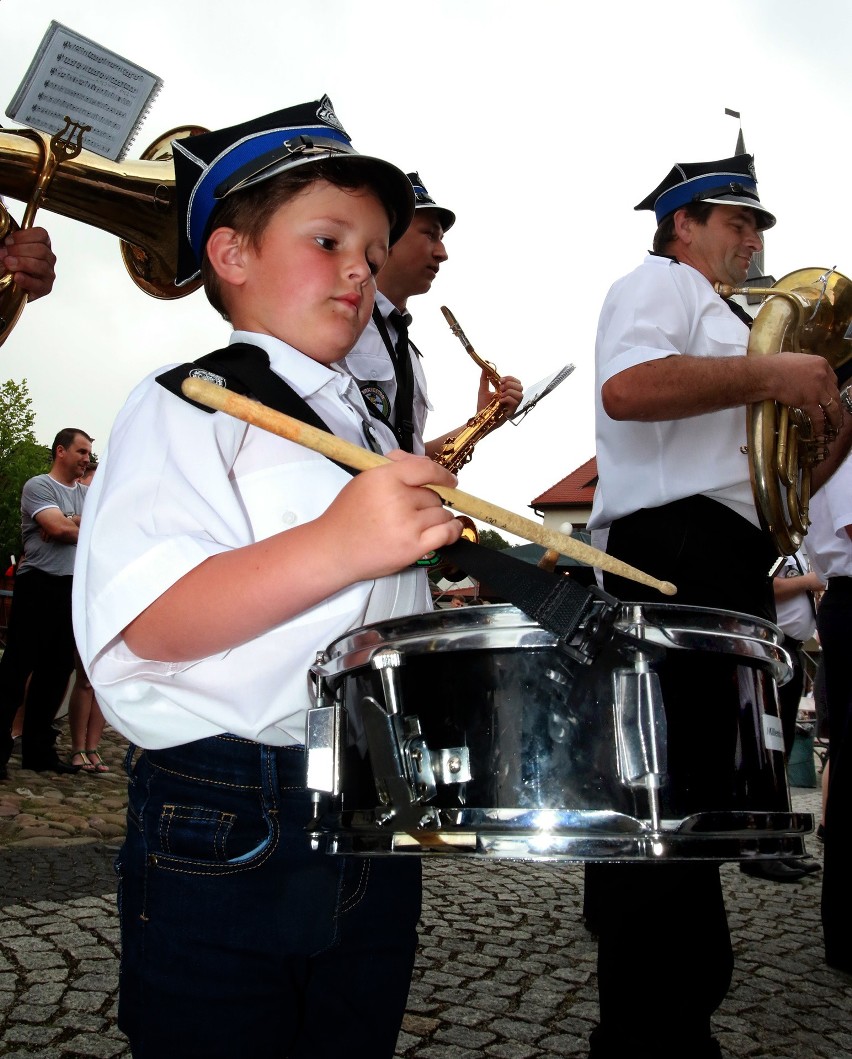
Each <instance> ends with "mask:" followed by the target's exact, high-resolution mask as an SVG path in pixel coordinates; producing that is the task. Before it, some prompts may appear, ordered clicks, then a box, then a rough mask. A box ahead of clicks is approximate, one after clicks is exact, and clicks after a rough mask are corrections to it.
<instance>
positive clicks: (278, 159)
mask: <svg viewBox="0 0 852 1059" xmlns="http://www.w3.org/2000/svg"><path fill="white" fill-rule="evenodd" d="M172 149H173V151H174V163H175V185H176V195H177V206H178V274H177V279H176V283H177V285H178V286H181V285H182V284H184V283H188V282H189V281H190V280H192V279H194V278H195V277H196V276H197V275H198V273H199V271H200V268H201V259H202V257H203V254H204V247H205V244H206V241H207V236H208V235H209V230H210V220H211V217H212V215H213V212H214V210H215V209H216V206H217V205H218V204H219V203H220V202H221V201H222V200H223V199H225V198H227V197H228V196H229V195H232V194H235V193H238V192H240V191H243V190H244V189H246V188H250V187H252V186H253V185H255V184H258V183H260V182H261V181H263V180H269V179H271V178H272V177H274V176H277V175H278V174H279V173H283V172H285V170H288V169H292V168H294V167H295V166H303V165H310V164H312V163H316V162H321V161H326V160H327V159H335V160H340V161H341V162H342V163H345V164H346V165H347V166H349V165H351V166H353V167H356V168H357V169H358V170H359V171H361V172H363V174H364V177H365V183H367V184H369V185H370V186H371V187H373V189H374V190H375V191H376V193H377V195H378V196H379V198H380V199H381V201H382V202H383V203H384V205H385V206H386V207H387V209H388V212H389V213H390V216H391V218H392V221H391V229H390V243H391V245H393V243H395V242H396V240H397V239H399V237H400V236H401V235H403V234H404V232H405V230H406V229H407V228H408V225H409V224H410V222H411V218H412V216H413V215H414V194H413V191H412V187H411V184H410V182H409V180H408V177H407V176H406V175H405V173H403V172H402V170H400V169H397V167H396V166H394V165H391V163H390V162H385V161H383V160H382V159H380V158H372V157H370V156H368V155H363V154H359V153H358V152H357V151H356V150H355V148H354V147H353V146H352V142H351V140H350V138H349V135H348V134H347V132H346V130H345V129H344V128H343V126H342V125H341V123H340V121H339V120H338V118H337V115H336V114H335V113H334V107H333V106H332V104H331V100H330V99H329V98H328V96H323V97H322V99H318V100H315V101H314V102H312V103H301V104H299V105H297V106H294V107H287V108H286V109H285V110H278V111H275V112H274V113H272V114H266V115H264V116H263V117H260V118H254V119H253V120H251V121H246V122H243V123H242V124H240V125H232V126H231V127H230V128H227V129H220V130H218V131H216V132H206V133H202V134H201V135H199V136H187V137H186V138H185V139H182V140H174V141H172Z"/></svg>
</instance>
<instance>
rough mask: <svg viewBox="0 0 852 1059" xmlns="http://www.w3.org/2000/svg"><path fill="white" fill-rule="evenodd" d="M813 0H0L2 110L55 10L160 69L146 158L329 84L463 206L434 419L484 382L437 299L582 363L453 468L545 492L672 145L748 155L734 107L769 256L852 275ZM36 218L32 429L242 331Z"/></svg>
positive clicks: (16, 369) (358, 120)
mask: <svg viewBox="0 0 852 1059" xmlns="http://www.w3.org/2000/svg"><path fill="white" fill-rule="evenodd" d="M805 12H806V9H804V8H803V7H802V5H801V4H800V3H795V4H794V3H792V2H789V0H747V2H743V0H739V2H738V3H731V2H728V0H716V2H715V3H714V4H712V5H706V4H694V3H690V2H689V0H678V2H669V0H645V2H636V0H629V2H628V0H611V2H610V3H607V4H597V5H592V4H584V5H580V4H574V3H571V2H569V0H526V2H524V3H518V2H503V0H432V2H431V3H429V4H423V3H409V2H408V0H372V2H371V3H369V4H367V3H361V2H356V0H286V2H282V0H245V2H243V3H242V4H234V3H230V2H229V3H225V2H223V0H206V2H204V3H192V4H181V3H176V2H175V0H147V2H146V3H145V4H144V5H116V4H113V3H107V2H106V0H74V2H71V0H66V2H64V3H62V2H56V0H54V2H50V3H49V2H46V0H0V41H2V55H3V62H2V66H0V109H2V110H5V108H6V107H7V105H8V103H9V101H10V100H11V98H12V96H13V94H14V92H15V90H16V89H17V87H18V85H19V83H20V81H21V79H22V77H23V75H24V73H25V71H26V69H27V66H28V65H29V63H30V60H31V59H32V57H33V55H34V53H35V51H36V48H37V47H38V44H39V42H40V41H41V38H42V36H43V35H44V33H45V31H46V29H47V27H48V25H49V23H50V21H51V19H56V20H57V21H59V22H61V23H63V24H65V25H66V26H68V27H70V28H71V29H73V30H76V31H77V32H79V33H81V34H83V35H85V36H87V37H90V38H93V39H94V40H96V41H98V42H99V43H101V44H103V45H104V46H106V47H108V48H111V49H112V50H114V51H116V52H118V53H119V54H121V55H123V56H125V57H126V58H128V59H131V60H133V61H134V62H136V63H138V64H139V65H141V66H143V67H145V68H147V69H148V70H151V71H152V72H153V73H155V74H157V75H158V76H160V77H161V78H162V79H163V81H164V88H163V90H162V92H161V93H160V96H159V98H158V99H157V101H156V103H155V104H154V106H153V107H152V109H151V112H150V114H149V116H148V118H147V120H146V122H145V124H144V125H143V127H142V130H141V132H140V134H139V137H138V139H137V141H136V143H135V144H134V146H133V147H131V149H130V152H129V157H131V158H135V157H138V155H139V154H140V153H141V151H142V150H143V149H144V147H146V146H147V145H148V144H149V143H150V142H151V141H153V140H155V139H157V138H158V137H159V136H160V135H161V134H162V133H164V132H165V131H167V130H169V129H171V128H173V127H175V126H179V125H186V124H198V125H204V126H206V127H208V128H220V127H223V126H226V125H230V124H234V123H236V122H239V121H243V120H246V119H248V118H250V117H254V116H256V115H258V114H265V113H268V112H270V111H273V110H277V109H279V108H281V107H284V106H288V105H290V104H293V103H299V102H304V101H306V100H310V99H316V98H318V97H319V96H321V95H322V94H323V93H328V95H329V96H330V97H331V99H332V101H333V103H334V105H335V109H336V111H337V113H338V116H339V117H340V119H341V121H342V122H343V124H344V125H345V126H346V128H347V131H348V132H349V134H350V135H351V137H352V140H353V143H354V145H355V147H356V148H357V149H359V150H360V151H362V152H364V153H373V154H378V155H380V156H383V157H385V158H388V159H389V160H391V161H393V162H395V163H396V164H397V165H399V166H400V167H401V168H402V169H404V170H406V171H410V170H412V169H418V170H419V171H420V174H421V176H422V178H423V180H424V182H425V183H426V186H427V187H428V188H429V190H430V191H431V192H432V194H433V196H434V197H435V199H436V200H437V201H438V202H440V203H441V204H445V205H447V206H449V207H450V208H452V209H453V210H454V211H455V212H456V214H457V216H458V220H457V223H456V225H455V227H454V228H453V229H452V231H451V232H450V233H449V236H448V238H447V249H448V251H449V254H450V260H449V261H448V262H447V264H446V265H445V266H444V267H443V268H442V269H441V273H440V275H439V277H438V279H437V281H436V283H435V285H434V287H433V290H432V292H431V293H430V294H428V295H425V296H422V297H420V298H417V299H415V300H412V302H411V304H410V308H411V310H412V312H413V314H414V326H413V332H412V334H413V338H414V340H415V341H416V342H417V344H418V346H419V347H420V349H421V350H422V351H423V352H424V354H425V357H426V359H425V365H426V371H427V375H428V378H429V390H430V397H431V400H432V403H433V405H434V408H435V411H434V412H433V413H432V417H431V420H430V431H431V432H432V433H434V434H438V433H440V432H443V431H444V430H445V429H448V428H450V427H452V426H455V425H456V424H457V423H459V422H461V421H463V420H464V419H465V418H466V417H467V416H468V415H470V414H471V413H472V411H473V406H474V402H475V392H476V385H477V380H478V369H477V368H476V367H475V365H474V364H473V362H472V361H471V360H470V359H469V358H468V357H467V355H466V354H465V352H464V350H463V349H462V346H461V344H460V343H459V341H458V340H457V339H456V338H455V337H454V336H453V335H452V333H451V332H450V330H449V328H448V327H447V325H446V323H445V321H444V319H443V316H442V315H441V313H440V310H439V307H440V306H441V305H442V304H446V305H448V306H449V307H450V308H451V309H452V310H453V312H454V313H455V315H456V317H457V318H458V320H459V323H460V324H461V326H462V327H463V328H464V330H465V332H466V333H467V336H468V338H469V339H470V341H471V342H472V343H473V345H474V347H475V348H476V350H477V352H478V353H479V354H480V355H481V356H483V357H484V358H485V359H487V360H490V361H492V362H493V363H494V364H495V365H496V367H497V370H498V371H499V372H500V373H501V374H512V375H516V376H518V377H520V378H521V379H522V380H523V382H524V383H525V384H529V383H532V382H534V381H536V380H538V379H540V378H542V377H543V376H545V375H548V374H550V373H551V372H553V371H555V370H556V369H557V368H559V367H560V366H561V365H563V364H565V363H566V362H572V363H574V364H575V365H576V371H575V372H574V374H573V375H572V376H571V377H570V378H569V379H568V380H567V381H566V382H564V383H563V384H562V386H561V387H560V388H559V389H557V390H556V391H555V392H554V393H553V394H551V395H550V396H549V397H547V398H546V399H545V400H544V401H543V402H542V403H541V405H540V406H539V407H538V408H536V409H535V410H534V411H533V412H531V413H530V415H529V417H528V418H527V419H526V420H525V421H524V422H523V423H522V424H521V425H520V426H518V427H513V426H511V425H509V426H504V427H503V428H501V429H500V430H499V431H497V432H496V433H495V434H492V435H491V436H490V437H489V438H487V439H486V440H485V441H483V442H482V443H481V444H480V445H479V446H478V447H477V450H476V453H475V455H474V459H473V462H472V463H471V464H470V466H469V467H468V468H466V469H465V470H464V471H463V472H462V475H461V480H460V486H461V488H463V489H464V490H465V491H467V492H469V493H473V494H475V495H477V496H480V497H483V498H484V499H487V500H490V501H492V502H494V503H496V504H499V505H500V506H502V507H506V508H509V509H510V510H513V511H517V512H519V513H521V514H525V515H531V514H532V513H531V512H530V511H529V508H528V505H529V504H530V502H531V501H532V500H533V498H535V497H536V496H538V495H539V494H540V493H542V492H544V491H545V490H546V489H548V488H549V487H550V486H551V485H553V484H554V483H555V482H557V481H558V480H559V479H560V478H562V477H564V476H565V475H566V474H568V473H570V472H571V471H572V470H574V469H575V468H576V467H577V466H578V465H579V464H581V463H583V462H584V461H585V460H587V459H589V457H591V456H592V455H594V426H593V414H592V387H593V379H594V371H593V359H594V339H595V329H596V323H597V316H598V312H599V309H600V306H601V303H602V301H603V298H604V296H605V294H606V291H607V289H608V288H609V286H610V285H611V283H612V282H613V281H614V280H615V279H616V278H617V277H619V276H620V275H623V274H624V273H626V272H628V271H629V270H630V269H632V268H633V267H634V266H635V265H636V264H638V263H639V261H640V260H641V258H642V256H643V254H644V252H645V250H646V249H647V247H648V246H649V245H650V241H651V237H652V232H653V227H654V222H653V216H652V214H650V213H635V212H634V211H633V206H634V205H635V204H636V203H637V202H638V201H640V199H642V198H644V196H645V195H646V194H647V193H648V192H649V191H650V190H651V189H652V188H653V187H655V186H656V184H657V183H658V182H659V181H660V180H661V179H662V177H663V176H664V175H665V174H666V173H667V172H668V170H669V169H670V168H671V166H672V165H673V164H674V163H675V162H679V161H699V160H709V159H715V158H720V157H725V156H727V155H730V154H733V152H734V148H735V143H736V137H737V132H738V124H737V122H736V121H735V120H733V119H732V118H730V117H727V116H726V115H725V108H726V107H727V108H731V109H734V110H738V111H740V112H741V113H742V123H743V131H744V135H745V140H746V147H747V149H748V150H749V151H751V152H752V153H753V154H754V155H755V159H756V166H757V176H758V181H759V190H760V195H761V199H762V201H763V202H764V204H765V205H766V206H767V207H768V208H769V209H770V210H771V211H772V212H774V213H775V214H776V215H777V217H778V224H777V226H776V227H775V228H774V229H772V231H771V232H770V233H769V235H768V242H767V253H766V268H767V271H768V272H771V273H772V274H774V275H776V276H779V277H780V276H782V275H784V274H785V273H787V272H790V271H793V270H794V269H798V268H803V267H806V266H820V267H823V266H825V267H829V266H837V268H838V269H839V270H840V271H842V272H845V273H847V274H852V238H850V235H852V232H850V228H852V219H850V211H849V209H848V205H847V202H846V194H847V188H848V184H849V176H848V174H849V172H850V171H852V170H850V160H851V159H850V146H849V140H850V131H849V129H850V122H849V114H850V100H852V71H850V63H849V41H850V40H852V4H849V3H847V2H845V0H824V2H823V3H821V4H819V5H816V6H814V7H812V8H811V9H810V13H809V14H806V13H805ZM2 124H4V125H6V126H9V125H13V124H14V123H13V122H11V121H9V120H8V119H7V118H2ZM3 164H4V163H3V159H2V158H0V194H2V193H3V191H4V187H3ZM10 205H11V207H12V210H13V213H15V214H16V216H17V217H18V219H20V217H21V214H22V212H23V208H22V207H18V208H17V210H16V208H15V207H16V206H17V204H16V203H14V202H12V203H10ZM39 221H40V223H42V224H43V225H44V226H45V227H47V228H48V229H49V231H50V232H51V235H52V238H53V244H54V249H55V250H56V253H57V255H58V258H59V260H58V265H57V281H56V287H55V290H54V293H53V294H52V295H51V296H50V297H49V298H47V299H43V300H42V301H40V302H37V303H36V304H35V305H33V306H30V307H28V308H27V309H26V310H25V312H24V315H23V317H22V319H21V321H20V322H19V324H18V326H17V328H16V329H15V331H14V332H13V334H12V336H11V337H10V338H9V339H8V341H7V342H6V344H5V345H4V346H3V347H2V349H0V359H2V367H0V378H2V379H6V378H12V379H15V380H16V381H20V380H21V379H24V378H25V379H26V380H27V382H28V385H29V389H30V394H31V396H32V399H33V404H34V407H35V410H36V413H37V420H36V431H37V435H38V438H39V440H40V441H43V442H46V443H47V442H49V441H50V440H51V439H52V437H53V435H54V433H55V432H56V430H58V429H59V428H60V427H63V426H67V425H74V426H79V427H81V428H83V429H84V430H87V431H88V432H89V433H90V434H93V435H94V436H95V439H96V440H95V446H94V447H95V450H96V451H100V450H102V449H103V447H104V444H105V442H106V439H107V436H108V434H109V429H110V425H111V423H112V420H113V418H114V416H115V414H116V412H117V410H118V409H119V408H120V406H121V404H122V403H123V401H124V398H125V397H126V395H127V393H128V392H129V390H130V389H131V388H132V386H133V385H134V384H135V382H136V381H138V379H140V378H141V377H142V376H144V375H145V374H146V373H147V372H148V371H150V370H151V369H152V368H155V367H158V366H159V365H161V364H166V363H171V362H174V361H184V360H191V359H195V358H196V357H198V356H201V355H202V354H204V353H207V352H210V351H211V350H213V349H215V348H218V347H219V346H222V345H225V344H226V343H227V335H228V331H227V325H225V324H224V323H223V322H222V321H220V320H219V319H218V318H217V317H216V316H215V314H214V312H213V310H212V309H210V307H209V306H208V304H207V302H206V300H205V299H204V296H203V294H202V293H200V292H199V293H196V294H194V295H191V296H190V297H188V298H185V299H182V300H177V301H171V302H158V301H156V300H154V299H152V298H149V297H148V296H146V295H144V294H143V293H141V292H140V291H139V290H138V289H137V288H136V287H135V286H134V284H133V283H132V282H131V280H130V279H129V277H128V276H127V274H126V273H125V271H124V268H123V265H122V264H121V260H120V256H119V249H118V242H117V240H116V239H115V237H113V236H111V235H108V234H106V233H103V232H100V231H98V230H96V229H95V228H93V227H91V226H89V225H84V224H81V223H79V222H74V221H70V220H67V219H65V218H63V217H59V216H58V215H56V214H52V213H49V212H46V211H45V212H42V213H41V214H40V215H39ZM139 458H140V460H144V459H145V453H144V452H140V454H139Z"/></svg>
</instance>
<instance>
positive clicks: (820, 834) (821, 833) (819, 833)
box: [816, 824, 825, 842]
mask: <svg viewBox="0 0 852 1059" xmlns="http://www.w3.org/2000/svg"><path fill="white" fill-rule="evenodd" d="M816 837H817V842H825V824H820V825H819V827H818V828H817V829H816Z"/></svg>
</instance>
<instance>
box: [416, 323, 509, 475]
mask: <svg viewBox="0 0 852 1059" xmlns="http://www.w3.org/2000/svg"><path fill="white" fill-rule="evenodd" d="M441 312H442V313H443V314H444V318H445V319H446V321H447V323H448V324H449V325H450V330H451V331H452V332H453V334H454V335H455V336H456V338H458V340H459V341H460V342H461V344H462V345H463V346H464V348H465V351H466V352H467V353H468V354H469V355H470V356H471V357H472V358H473V360H474V361H475V362H476V363H477V364H478V365H479V367H480V368H481V369H482V370H483V371H484V372H485V373H486V374H487V376H488V379H489V381H490V383H491V385H492V386H499V384H500V375H499V373H498V372H497V369H496V368H495V367H494V365H493V364H489V363H488V361H487V360H483V359H482V357H480V356H479V354H478V353H477V352H476V350H475V349H474V348H473V346H472V345H471V344H470V342H469V340H468V338H467V335H465V333H464V331H462V329H461V327H460V325H459V322H458V320H456V318H455V316H453V314H452V313H451V312H450V310H449V309H448V308H447V307H446V305H442V306H441ZM505 419H506V410H505V408H504V407H503V406H502V405H501V404H500V397H499V394H495V395H494V397H493V398H492V399H491V401H490V402H489V403H488V405H486V407H485V408H483V409H482V411H481V412H477V413H476V415H475V416H473V417H472V418H471V419H469V420H468V421H467V423H466V424H465V425H464V426H463V427H462V429H461V430H460V431H459V432H458V434H456V435H455V437H452V438H448V439H447V440H446V441H445V442H444V446H443V448H442V449H441V451H440V453H438V455H437V456H434V457H433V459H434V461H435V463H440V465H441V466H442V467H446V468H447V470H448V471H450V472H451V473H452V474H456V473H458V471H459V469H460V468H461V467H464V465H465V464H466V463H468V462H470V459H471V457H472V456H473V448H474V446H475V445H476V444H478V443H479V442H480V441H482V439H483V438H484V437H485V436H486V434H490V433H491V431H492V430H494V429H495V428H496V427H499V426H500V424H501V423H502V422H503V421H504V420H505Z"/></svg>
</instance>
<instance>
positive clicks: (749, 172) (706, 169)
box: [633, 154, 775, 231]
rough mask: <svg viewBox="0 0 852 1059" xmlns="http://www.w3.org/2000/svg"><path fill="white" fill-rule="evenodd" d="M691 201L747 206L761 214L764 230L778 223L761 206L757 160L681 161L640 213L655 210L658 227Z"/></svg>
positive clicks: (740, 156) (744, 156)
mask: <svg viewBox="0 0 852 1059" xmlns="http://www.w3.org/2000/svg"><path fill="white" fill-rule="evenodd" d="M691 202H710V203H716V204H718V205H725V206H747V207H749V209H752V210H754V212H755V213H756V214H757V226H758V229H760V230H761V231H762V230H764V229H766V228H771V227H772V226H773V224H775V217H774V216H773V215H772V214H771V213H770V212H769V211H768V210H766V209H764V208H763V206H761V204H760V199H759V198H758V197H757V177H756V176H755V174H754V158H753V157H752V155H750V154H735V155H734V156H733V158H721V159H719V160H718V161H716V162H678V163H677V164H676V165H675V166H673V167H672V169H671V171H670V172H669V174H668V175H667V176H666V178H665V179H664V180H663V182H662V183H661V184H659V185H658V186H657V187H656V188H654V190H653V191H652V192H651V194H650V195H648V197H647V198H645V199H643V200H642V201H641V202H640V203H639V205H638V206H634V207H633V208H634V209H636V210H653V211H654V214H655V216H656V218H657V224H659V223H660V222H661V221H663V220H665V218H666V217H668V216H669V214H672V213H674V212H675V210H679V209H681V207H683V206H687V205H689V203H691Z"/></svg>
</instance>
